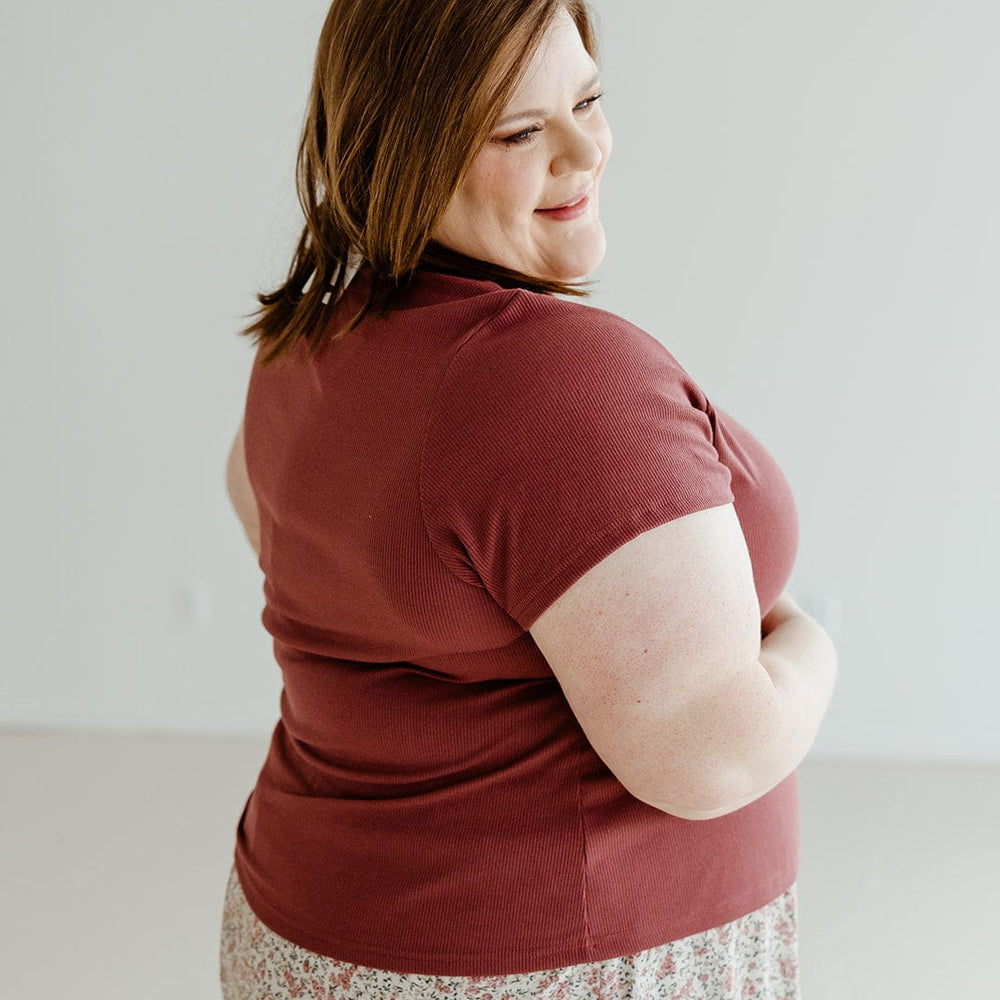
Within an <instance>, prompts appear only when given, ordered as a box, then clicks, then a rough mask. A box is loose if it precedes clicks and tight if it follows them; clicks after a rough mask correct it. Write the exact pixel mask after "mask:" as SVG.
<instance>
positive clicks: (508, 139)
mask: <svg viewBox="0 0 1000 1000" xmlns="http://www.w3.org/2000/svg"><path fill="white" fill-rule="evenodd" d="M541 131H542V130H541V129H540V128H539V127H538V126H537V125H532V126H531V128H526V129H525V130H524V131H523V132H515V133H514V134H513V135H507V136H504V137H503V138H502V139H501V140H500V141H501V142H502V143H503V144H504V145H505V146H524V145H526V144H527V143H529V142H533V141H534V138H535V136H536V135H537V134H538V133H539V132H541Z"/></svg>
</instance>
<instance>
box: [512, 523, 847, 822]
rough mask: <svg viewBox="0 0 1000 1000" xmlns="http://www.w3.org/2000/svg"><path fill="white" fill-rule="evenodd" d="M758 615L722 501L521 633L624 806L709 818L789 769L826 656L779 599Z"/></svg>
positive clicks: (817, 634) (815, 716)
mask: <svg viewBox="0 0 1000 1000" xmlns="http://www.w3.org/2000/svg"><path fill="white" fill-rule="evenodd" d="M783 602H784V603H783V604H782V605H781V607H780V608H778V609H775V612H774V613H772V614H771V615H769V616H768V621H767V622H765V630H766V629H767V628H768V627H770V628H772V629H773V631H770V632H769V633H768V635H767V636H766V638H765V639H764V640H763V642H762V641H761V621H760V609H759V606H758V604H757V596H756V590H755V588H754V583H753V572H752V568H751V565H750V557H749V553H748V552H747V548H746V542H745V540H744V538H743V533H742V530H741V528H740V525H739V521H738V519H737V517H736V512H735V509H734V508H733V506H732V504H726V505H724V506H721V507H714V508H711V509H710V510H705V511H699V512H697V513H695V514H689V515H687V516H686V517H681V518H678V519H676V520H674V521H671V522H669V523H668V524H664V525H662V526H660V527H658V528H654V529H653V530H652V531H648V532H645V533H644V534H643V535H640V536H639V537H638V538H636V539H633V540H632V541H631V542H628V543H627V544H626V545H623V546H622V547H621V548H619V549H618V550H617V551H616V552H613V553H612V554H611V555H610V556H608V557H607V558H606V559H605V560H604V561H603V562H601V563H600V564H599V565H598V566H596V567H594V568H593V569H592V570H590V571H589V572H588V573H586V574H585V575H584V576H583V577H581V579H580V580H578V581H577V582H576V583H575V584H574V585H573V586H572V587H570V588H569V590H567V591H566V593H564V594H563V595H562V596H561V597H560V598H559V599H558V600H557V601H556V602H555V603H554V604H553V605H552V606H551V607H550V608H548V609H547V610H546V611H545V613H544V614H543V615H542V616H541V617H540V618H539V619H538V621H536V622H535V624H534V625H533V626H532V628H531V634H532V636H533V637H534V639H535V642H536V643H537V645H538V647H539V649H540V650H541V651H542V653H543V654H544V655H545V657H546V659H547V660H548V661H549V664H550V666H551V667H552V670H553V672H554V673H555V675H556V677H557V678H558V680H559V681H560V684H561V685H562V688H563V691H564V693H565V695H566V698H567V700H568V701H569V703H570V706H571V708H572V709H573V711H574V713H575V714H576V716H577V718H578V720H579V722H580V724H581V726H582V727H583V729H584V732H585V733H586V734H587V737H588V739H589V740H590V742H591V744H592V745H593V747H594V749H595V750H596V751H597V753H598V754H599V755H600V756H601V757H602V759H603V760H604V762H605V763H606V764H607V765H608V767H609V768H610V769H611V771H612V772H613V773H614V774H615V776H616V777H617V778H618V779H619V780H620V781H621V782H622V784H624V785H625V787H626V788H627V789H628V790H629V791H630V792H631V793H632V794H633V795H635V796H636V798H639V799H641V800H642V801H644V802H646V803H648V804H649V805H652V806H655V807H656V808H658V809H661V810H663V811H664V812H669V813H672V814H674V815H677V816H681V817H683V818H685V819H711V818H713V817H715V816H721V815H724V814H726V813H729V812H733V811H734V810H736V809H738V808H741V807H742V806H744V805H747V804H748V803H749V802H752V801H754V800H755V799H757V798H759V797H760V796H761V795H763V794H765V793H766V792H767V791H769V790H770V789H771V788H773V787H774V786H775V785H777V784H778V783H779V782H780V781H782V780H783V779H784V778H785V777H787V776H788V775H789V774H790V773H791V772H792V771H793V770H795V768H796V767H797V766H798V764H799V763H800V762H801V761H802V759H803V757H804V756H805V754H806V753H807V752H808V749H809V747H810V746H811V745H812V742H813V740H814V739H815V736H816V733H817V731H818V729H819V724H820V722H821V721H822V718H823V715H824V714H825V712H826V708H827V706H828V704H829V701H830V697H831V694H832V690H833V684H834V680H835V676H836V654H835V652H834V649H833V645H832V643H831V642H830V639H829V637H828V636H827V635H826V633H825V632H824V631H823V630H822V629H821V628H820V626H819V625H817V624H816V623H815V622H814V621H813V620H812V619H810V618H808V617H807V616H805V615H804V614H802V612H801V611H800V610H798V609H797V607H796V606H794V602H791V601H790V599H785V598H783Z"/></svg>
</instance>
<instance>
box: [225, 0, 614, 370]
mask: <svg viewBox="0 0 1000 1000" xmlns="http://www.w3.org/2000/svg"><path fill="white" fill-rule="evenodd" d="M562 9H566V10H567V11H568V12H569V13H570V15H571V16H572V17H573V19H574V21H575V22H576V25H577V28H578V30H579V32H580V37H581V39H582V41H583V44H584V47H585V48H586V49H587V51H588V52H589V53H590V55H591V56H592V57H594V58H595V59H596V55H597V52H596V49H597V46H596V38H595V33H594V28H593V22H592V20H591V15H590V12H589V10H588V8H587V5H586V2H585V0H334V2H333V4H332V6H331V7H330V11H329V13H328V14H327V16H326V22H325V23H324V25H323V30H322V33H321V35H320V39H319V47H318V51H317V55H316V66H315V72H314V75H313V82H312V91H311V94H310V98H309V106H308V110H307V113H306V118H305V124H304V127H303V131H302V138H301V142H300V144H299V152H298V160H297V171H296V182H297V188H298V196H299V202H300V204H301V206H302V211H303V213H304V215H305V227H304V229H303V231H302V235H301V237H300V239H299V243H298V247H297V248H296V250H295V254H294V256H293V258H292V262H291V266H290V268H289V272H288V278H287V280H286V281H285V282H284V283H283V284H282V285H281V286H280V287H278V288H277V289H275V290H274V291H272V292H266V293H260V294H258V296H257V299H258V301H259V303H260V307H259V309H258V310H257V312H256V313H255V318H254V321H253V322H252V323H251V324H250V325H249V326H248V327H246V328H245V329H244V330H243V331H242V332H243V333H244V334H246V335H249V336H252V337H254V339H255V343H256V344H257V345H258V346H262V347H264V350H263V351H262V357H261V360H262V361H263V362H264V363H266V362H269V361H273V360H274V359H276V358H278V357H280V356H281V355H283V354H285V353H287V352H288V351H289V350H291V348H292V347H293V346H294V345H295V344H296V343H297V342H298V341H299V340H300V339H302V338H305V340H306V341H307V343H308V344H309V345H310V347H311V348H312V349H316V348H318V347H319V346H320V343H321V340H322V338H323V337H324V326H325V324H324V323H323V318H324V310H325V308H326V306H327V305H328V304H329V303H333V302H336V301H337V299H338V298H339V297H340V296H341V295H342V294H343V292H344V290H345V289H346V287H347V283H348V281H349V280H350V277H351V276H352V274H353V266H354V265H356V263H357V261H358V260H359V259H360V260H361V261H363V262H364V264H365V266H366V267H367V268H369V269H370V272H371V278H372V280H371V286H370V287H371V292H370V295H369V297H368V301H367V302H366V303H365V304H364V305H363V307H362V308H361V309H360V311H359V312H358V313H357V314H356V315H354V316H353V318H352V319H351V320H350V321H349V322H348V323H346V324H345V325H344V326H343V327H342V328H341V329H339V330H334V331H330V332H329V335H330V336H331V337H338V336H342V335H343V334H345V333H347V332H348V331H350V330H352V329H354V328H355V327H356V326H357V325H358V323H360V322H361V320H362V319H363V318H364V317H365V316H366V315H367V314H368V313H369V312H371V311H372V310H373V309H377V310H379V311H381V312H383V313H384V312H385V311H387V310H388V309H389V308H390V307H391V304H392V299H393V296H394V294H395V293H396V292H397V291H398V290H399V289H400V288H402V287H404V286H405V285H406V283H407V282H408V281H409V279H410V278H411V277H412V275H413V272H414V271H415V270H416V269H417V267H418V266H429V267H432V268H434V269H435V270H439V271H446V272H451V273H456V274H463V275H466V276H469V277H475V278H484V279H487V280H490V281H495V282H497V283H499V284H501V285H503V286H505V287H524V288H529V289H532V290H534V291H540V292H547V293H561V294H567V295H585V294H586V291H585V290H584V289H583V288H582V287H581V286H580V285H575V284H569V283H566V282H561V281H555V280H549V279H545V278H540V277H538V276H534V275H529V274H524V273H522V272H519V271H515V270H510V269H508V268H505V267H501V266H500V265H497V264H493V263H490V262H486V261H480V260H475V259H473V258H470V257H467V256H465V255H463V254H459V253H457V252H456V251H453V250H450V249H448V248H445V247H443V246H440V245H439V244H437V243H435V242H433V241H432V240H431V234H432V233H433V231H434V229H435V228H436V226H437V224H438V222H439V220H440V219H441V217H442V215H443V214H444V212H445V210H446V209H447V207H448V205H449V203H450V202H451V199H452V196H453V195H454V194H455V192H456V191H457V189H458V187H459V185H460V184H461V182H462V180H463V178H464V177H465V175H466V172H467V171H468V169H469V167H470V166H471V164H472V161H473V160H474V159H475V157H476V155H477V154H478V153H479V151H480V150H481V149H482V147H483V146H484V145H485V143H486V142H487V140H488V139H489V136H490V133H491V132H492V129H493V127H494V125H495V123H496V121H497V120H498V119H499V117H500V115H501V114H502V112H503V109H504V107H505V106H506V104H507V102H508V101H509V100H510V97H511V95H512V94H513V92H514V89H515V87H516V86H517V83H518V81H519V80H520V78H521V76H522V74H523V73H524V71H525V68H526V67H527V64H528V62H529V61H530V59H531V57H532V55H533V54H534V52H535V49H536V47H537V45H538V43H539V41H540V40H541V37H542V35H543V34H544V32H545V30H546V29H547V28H548V26H549V24H550V23H551V22H552V20H553V18H554V17H555V16H556V15H557V14H558V13H559V11H560V10H562Z"/></svg>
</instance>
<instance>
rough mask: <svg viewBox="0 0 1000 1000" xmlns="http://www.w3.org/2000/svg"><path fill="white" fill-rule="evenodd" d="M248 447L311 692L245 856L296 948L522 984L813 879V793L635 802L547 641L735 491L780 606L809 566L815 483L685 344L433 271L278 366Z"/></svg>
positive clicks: (296, 713) (273, 599)
mask: <svg viewBox="0 0 1000 1000" xmlns="http://www.w3.org/2000/svg"><path fill="white" fill-rule="evenodd" d="M367 281H368V276H367V273H366V272H365V271H364V270H362V271H361V272H360V273H359V275H358V277H357V278H356V279H355V281H354V283H353V284H352V285H351V287H350V289H349V291H348V296H347V299H346V300H345V301H344V302H343V303H341V304H340V305H339V306H337V307H335V312H334V315H333V317H332V319H331V321H332V322H336V321H337V320H338V319H339V317H340V316H342V315H344V314H346V311H347V310H351V309H352V308H354V307H355V306H356V304H357V303H358V301H360V296H362V295H363V294H364V293H365V290H366V287H367ZM245 440H246V452H247V464H248V470H249V475H250V480H251V483H252V485H253V488H254V492H255V494H256V496H257V501H258V506H259V508H260V515H261V535H262V551H261V567H262V569H263V571H264V575H265V597H266V607H265V610H264V616H263V620H264V624H265V626H266V628H267V629H268V631H269V632H270V633H271V634H272V635H273V637H274V649H275V656H276V659H277V661H278V663H279V665H280V666H281V669H282V672H283V679H284V691H283V695H282V702H281V721H280V722H279V723H278V725H277V727H276V729H275V732H274V737H273V740H272V744H271V748H270V751H269V754H268V757H267V760H266V761H265V764H264V767H263V769H262V771H261V774H260V777H259V779H258V782H257V785H256V787H255V789H254V791H253V793H252V794H251V796H250V799H249V800H248V802H247V807H246V809H245V811H244V814H243V816H242V817H241V820H240V826H239V830H238V837H237V847H236V865H237V870H238V873H239V876H240V881H241V883H242V885H243V889H244V892H245V893H246V896H247V899H248V901H249V903H250V905H251V907H252V908H253V909H254V911H255V912H256V913H257V915H258V916H259V917H260V919H261V920H263V921H264V923H266V924H267V925H268V926H270V927H271V928H272V929H273V930H274V931H275V932H277V933H278V934H280V935H281V936H283V937H285V938H288V939H290V940H291V941H293V942H295V943H296V944H299V945H301V946H302V947H305V948H308V949H310V950H312V951H317V952H320V953H322V954H325V955H330V956H332V957H335V958H339V959H341V960H344V961H348V962H354V963H356V964H360V965H367V966H372V967H375V968H382V969H389V970H393V971H397V972H413V973H430V974H434V973H439V974H442V975H459V976H462V975H505V974H511V973H518V972H528V971H534V970H538V969H546V968H554V967H558V966H563V965H571V964H576V963H579V962H588V961H598V960H601V959H604V958H611V957H615V956H619V955H627V954H632V953H636V952H639V951H642V950H645V949H647V948H651V947H655V946H657V945H661V944H664V943H666V942H668V941H672V940H676V939H678V938H681V937H686V936H688V935H690V934H694V933H697V932H699V931H703V930H707V929H709V928H711V927H716V926H719V925H721V924H724V923H728V922H729V921H731V920H734V919H736V918H737V917H739V916H742V915H744V914H746V913H749V912H750V911H752V910H754V909H757V908H759V907H760V906H763V905H764V904H765V903H767V902H769V901H770V900H772V899H774V898H775V897H777V896H778V895H780V894H781V893H782V892H784V891H785V890H786V889H787V888H788V887H789V886H790V885H791V884H792V882H793V881H794V880H795V877H796V874H797V870H798V817H797V797H796V786H795V778H794V775H793V776H792V777H790V778H789V779H787V780H786V781H785V782H783V783H782V784H781V785H779V786H778V787H777V788H775V789H774V790H772V791H771V792H770V793H769V794H767V795H765V796H764V797H763V798H761V799H759V800H758V801H757V802H754V803H752V804H751V805H750V806H747V807H745V808H744V809H741V810H739V811H738V812H736V813H732V814H730V815H729V816H724V817H720V818H719V819H716V820H710V821H705V822H691V821H685V820H681V819H678V818H676V817H673V816H669V815H667V814H665V813H661V812H659V811H657V810H655V809H653V808H651V807H649V806H646V805H644V804H642V803H640V802H638V801H637V800H635V799H634V798H632V797H631V796H630V795H629V794H628V793H627V792H626V791H625V790H624V788H623V787H622V786H621V785H620V783H619V782H618V781H617V780H616V779H615V778H614V776H613V775H612V774H611V773H610V772H609V771H608V769H607V768H606V767H605V766H604V765H603V764H602V762H601V761H600V759H599V758H598V757H597V755H596V754H595V753H594V751H593V750H592V749H591V748H590V746H589V744H588V743H587V740H586V738H585V737H584V735H583V733H582V731H581V729H580V727H579V725H578V724H577V722H576V720H575V719H574V717H573V715H572V712H571V711H570V709H569V707H568V705H567V703H566V701H565V699H564V698H563V697H562V694H561V692H560V689H559V686H558V684H557V683H556V681H555V678H554V677H553V675H552V673H551V671H550V670H549V668H548V665H547V664H546V662H545V660H544V658H543V657H542V656H541V654H540V653H539V651H538V649H537V648H536V646H535V645H534V643H533V642H532V640H531V637H530V635H529V634H528V632H527V631H526V630H527V629H528V628H529V627H530V625H531V624H532V623H533V622H534V620H535V619H536V618H537V617H538V615H539V614H541V612H542V611H543V610H544V609H545V608H546V607H548V606H549V605H550V604H551V603H552V601H554V600H555V599H556V598H557V597H558V596H559V595H560V594H561V593H562V592H563V591H565V590H566V588H567V587H569V586H570V585H571V584H572V583H573V582H574V581H575V580H576V579H578V578H579V577H580V576H581V575H583V574H584V573H585V572H586V571H587V570H588V569H590V568H591V567H593V566H595V565H596V564H597V563H598V562H600V561H601V559H603V558H604V557H605V556H607V555H608V554H610V553H611V552H612V551H614V550H615V549H616V548H618V547H619V546H621V545H622V544H624V543H625V542H626V541H629V540H630V539H632V538H634V537H635V536H637V535H638V534H640V533H642V532H643V531H646V530H648V529H650V528H653V527H655V526H657V525H659V524H662V523H665V522H666V521H669V520H671V519H673V518H676V517H680V516H682V515H684V514H687V513H691V512H693V511H696V510H701V509H704V508H707V507H711V506H716V505H719V504H724V503H729V502H734V503H735V506H736V510H737V513H738V514H739V517H740V521H741V523H742V524H743V526H744V532H745V534H746V537H747V542H748V547H749V549H750V556H751V560H752V562H753V567H754V578H755V582H756V585H757V590H758V596H759V598H760V604H761V607H762V608H763V609H767V608H769V607H770V606H771V604H773V602H774V600H775V599H776V598H777V596H778V594H779V593H780V592H781V590H782V589H783V587H784V585H785V583H786V581H787V579H788V576H789V574H790V572H791V567H792V562H793V560H794V555H795V548H796V541H797V524H796V517H795V509H794V504H793V501H792V497H791V493H790V491H789V489H788V485H787V483H786V482H785V480H784V478H783V476H782V475H781V473H780V471H779V470H778V468H777V466H776V465H775V463H774V462H773V460H772V459H771V458H770V457H769V456H768V454H767V453H766V451H765V450H764V449H763V448H762V447H761V445H760V444H759V443H758V442H757V441H756V440H755V439H754V438H753V437H752V436H751V435H750V434H748V433H747V432H746V431H745V430H744V429H743V428H741V427H740V426H739V424H738V423H736V421H734V420H733V419H732V418H730V417H728V416H727V415H725V414H723V413H722V412H721V411H719V410H717V409H715V408H714V407H713V406H712V405H711V404H710V403H709V401H708V400H707V399H706V398H705V396H704V394H703V393H702V392H701V391H700V390H699V389H698V387H697V386H696V385H695V384H694V383H693V382H692V380H691V379H690V377H689V376H688V375H687V374H686V373H685V372H684V370H683V369H682V368H681V367H680V366H679V365H678V363H677V362H676V361H675V360H674V358H673V357H672V356H671V355H670V354H669V352H668V351H667V350H666V349H665V348H663V346H662V345H661V344H660V343H659V342H658V341H656V340H655V339H653V338H652V337H650V336H649V335H647V334H645V333H644V332H642V331H641V330H639V329H637V328H636V327H634V326H633V325H631V324H629V323H627V322H626V321H625V320H623V319H621V318H619V317H616V316H613V315H611V314H609V313H606V312H603V311H601V310H596V309H591V308H589V307H587V306H583V305H580V304H576V303H569V302H565V301H562V300H559V299H556V298H553V297H549V296H542V295H536V294H534V293H530V292H526V291H521V290H504V289H501V288H500V287H499V286H497V285H494V284H492V283H489V282H481V281H473V280H469V279H464V278H456V277H452V276H446V275H441V274H437V273H432V272H419V273H418V276H417V278H416V279H415V281H414V283H413V285H412V286H411V287H410V289H409V290H408V291H407V292H406V293H405V295H404V296H403V298H402V299H401V300H400V302H399V303H398V305H397V307H396V308H395V309H393V311H392V312H390V313H389V315H388V316H387V317H385V318H377V317H372V318H371V319H369V320H366V321H365V323H363V324H362V325H361V327H359V328H358V329H357V330H356V331H354V332H353V333H351V334H350V335H348V337H347V338H345V339H343V340H341V341H338V342H335V343H330V344H327V345H326V346H325V347H324V348H323V349H322V350H321V352H320V353H319V354H318V356H316V357H315V358H310V357H309V356H308V353H307V352H306V350H305V348H302V349H301V350H299V351H298V352H297V353H295V354H293V355H292V356H291V357H289V358H288V359H286V360H284V361H280V362H278V363H277V364H275V365H271V366H266V367H255V369H254V372H253V374H252V377H251V381H250V387H249V392H248V397H247V407H246V415H245ZM665 599H669V595H665Z"/></svg>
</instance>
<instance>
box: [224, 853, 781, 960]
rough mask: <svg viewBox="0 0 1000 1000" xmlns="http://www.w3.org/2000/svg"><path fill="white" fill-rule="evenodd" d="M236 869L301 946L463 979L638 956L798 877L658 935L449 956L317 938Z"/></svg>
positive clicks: (257, 904)
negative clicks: (263, 897)
mask: <svg viewBox="0 0 1000 1000" xmlns="http://www.w3.org/2000/svg"><path fill="white" fill-rule="evenodd" d="M235 868H236V874H237V878H238V879H239V881H240V888H241V889H242V891H243V895H244V897H245V898H246V901H247V905H248V906H249V907H250V909H251V910H252V911H253V912H254V915H255V916H256V917H257V918H258V919H259V920H260V921H261V923H263V924H264V925H265V926H266V927H267V928H268V929H269V930H270V931H272V932H273V933H274V934H277V935H278V936H279V937H281V938H283V939H284V940H286V941H288V942H290V943H291V944H293V945H296V946H298V947H299V948H303V949H305V950H307V951H312V952H315V953H316V954H318V955H324V956H326V957H327V958H332V959H334V960H335V961H339V962H344V963H345V964H348V965H357V966H362V967H364V968H368V969H373V970H376V971H384V972H393V973H396V974H398V975H432V976H459V977H475V976H514V975H524V974H528V973H533V972H545V971H549V970H555V969H564V968H568V967H572V966H576V965H585V964H593V963H598V962H606V961H610V960H612V959H616V958H621V957H625V956H630V955H638V954H640V953H641V952H644V951H649V950H650V949H653V948H659V947H662V946H663V945H666V944H671V943H673V942H675V941H681V940H683V939H685V938H688V937H691V936H693V935H695V934H702V933H704V932H706V931H709V930H714V929H716V928H721V927H724V926H725V925H726V924H730V923H732V922H733V921H735V920H739V919H740V918H741V917H744V916H746V915H747V914H749V913H753V912H755V911H756V910H758V909H761V908H762V907H764V906H767V905H768V904H769V903H772V902H773V901H774V900H775V899H777V898H778V897H779V896H781V895H783V894H784V893H785V892H787V891H788V890H789V889H790V888H791V886H792V885H793V884H794V883H795V881H796V878H797V875H798V871H797V865H796V866H794V867H793V870H792V871H791V873H789V872H783V873H782V876H781V877H780V878H772V879H769V880H768V881H767V882H764V883H761V884H760V885H758V886H756V887H755V888H754V889H753V890H751V891H747V892H745V893H743V894H741V895H740V896H739V897H737V898H736V899H734V900H729V901H727V905H726V906H724V907H723V906H720V907H716V908H713V909H712V910H709V911H705V912H704V913H702V914H701V915H700V917H689V918H688V919H686V920H684V921H679V922H678V925H677V927H678V930H676V931H671V930H665V931H664V932H660V933H656V934H650V933H648V932H647V933H646V934H642V933H637V932H635V931H617V932H614V933H612V934H606V935H596V936H588V941H587V942H582V941H578V942H576V943H574V944H573V945H572V946H567V945H566V944H565V943H563V942H560V943H556V944H551V945H546V946H544V947H539V948H530V949H504V948H496V949H493V950H490V951H486V950H480V951H478V952H472V951H470V952H464V953H463V954H461V955H455V954H453V953H444V952H441V953H438V952H423V951H414V952H408V951H399V950H393V951H388V950H386V949H381V948H373V947H371V945H368V944H365V943H363V942H358V941H351V940H350V939H347V938H326V937H320V936H318V935H315V934H312V933H310V932H308V931H305V930H302V929H301V928H299V927H297V926H295V924H294V923H292V922H291V921H289V920H287V918H286V917H285V916H284V914H282V913H281V912H280V911H279V910H277V909H275V908H273V907H271V906H270V905H268V904H267V903H264V902H263V901H262V900H261V899H260V898H258V897H257V896H256V893H255V892H254V891H253V889H251V891H250V892H249V893H248V892H247V880H246V879H245V878H244V876H243V875H242V874H241V872H240V865H239V860H238V859H237V861H236V864H235Z"/></svg>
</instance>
